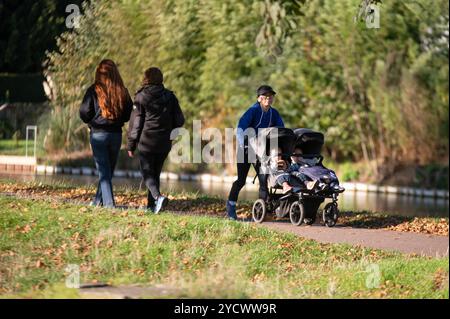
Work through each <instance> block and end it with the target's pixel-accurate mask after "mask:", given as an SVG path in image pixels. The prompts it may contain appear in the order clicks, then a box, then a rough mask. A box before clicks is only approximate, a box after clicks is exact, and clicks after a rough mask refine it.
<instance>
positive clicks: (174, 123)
mask: <svg viewBox="0 0 450 319" xmlns="http://www.w3.org/2000/svg"><path fill="white" fill-rule="evenodd" d="M133 108H134V109H133V113H132V115H131V120H130V126H129V130H128V145H127V149H128V154H129V156H130V157H133V156H134V152H135V150H136V148H138V150H139V160H140V165H141V173H142V177H143V178H144V182H145V185H146V186H147V188H148V196H147V198H148V202H147V208H148V209H150V210H151V211H153V212H154V213H159V212H160V211H161V210H162V209H163V208H164V207H165V206H166V205H167V203H168V199H167V198H166V197H164V196H162V195H161V193H160V190H159V187H160V175H161V170H162V167H163V165H164V161H165V160H166V158H167V156H168V154H169V152H170V150H171V148H172V141H171V140H170V134H171V132H172V130H174V129H176V128H179V127H182V126H183V125H184V121H185V120H184V115H183V112H182V111H181V108H180V105H179V104H178V99H177V98H176V96H175V94H174V93H173V92H172V91H169V90H167V89H166V88H165V87H164V85H163V74H162V72H161V70H159V69H158V68H155V67H152V68H150V69H148V70H147V71H145V75H144V81H143V86H142V88H141V89H140V90H139V91H138V92H137V93H136V96H135V100H134V107H133Z"/></svg>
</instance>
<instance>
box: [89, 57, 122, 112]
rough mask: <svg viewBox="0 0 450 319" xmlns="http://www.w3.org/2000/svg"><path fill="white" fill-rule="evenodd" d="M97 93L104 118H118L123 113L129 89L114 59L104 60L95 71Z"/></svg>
mask: <svg viewBox="0 0 450 319" xmlns="http://www.w3.org/2000/svg"><path fill="white" fill-rule="evenodd" d="M95 93H97V98H98V105H99V106H100V109H101V111H102V116H103V117H104V118H106V119H108V120H116V119H117V118H119V117H120V116H121V115H122V111H123V106H124V104H125V102H126V99H127V95H128V91H127V89H126V88H125V86H124V84H123V80H122V77H121V76H120V73H119V70H118V69H117V66H116V64H115V63H114V62H113V61H111V60H103V61H102V62H100V64H99V65H98V67H97V70H96V72H95Z"/></svg>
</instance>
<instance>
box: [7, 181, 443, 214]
mask: <svg viewBox="0 0 450 319" xmlns="http://www.w3.org/2000/svg"><path fill="white" fill-rule="evenodd" d="M0 178H8V179H14V180H17V181H35V182H43V183H65V184H71V185H83V186H86V185H96V183H97V177H96V176H75V175H50V176H48V175H22V174H20V175H19V174H17V175H16V174H0ZM113 182H114V185H116V186H127V187H129V188H132V189H136V190H138V189H139V188H140V187H141V185H140V184H141V180H140V179H138V178H118V177H115V178H114V180H113ZM230 187H231V184H226V183H205V182H201V181H189V182H187V181H186V182H185V181H161V189H162V192H163V193H164V192H172V191H173V192H180V191H188V192H199V193H204V194H208V195H216V196H219V197H221V198H223V199H224V201H225V199H226V198H227V196H228V192H229V190H230ZM257 197H258V191H257V189H255V188H251V187H244V188H243V189H242V192H241V193H240V195H239V198H240V199H246V200H254V199H256V198H257ZM339 208H340V210H341V211H373V212H381V213H386V214H390V215H403V216H418V217H425V216H430V217H449V200H448V199H444V198H426V197H412V196H406V195H398V194H384V193H383V194H382V193H370V192H369V193H365V192H355V191H345V192H344V193H343V194H341V195H340V197H339Z"/></svg>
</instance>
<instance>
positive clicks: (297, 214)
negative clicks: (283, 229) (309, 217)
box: [289, 202, 305, 226]
mask: <svg viewBox="0 0 450 319" xmlns="http://www.w3.org/2000/svg"><path fill="white" fill-rule="evenodd" d="M304 217H305V209H304V207H303V205H302V204H300V203H299V202H295V203H293V204H292V206H291V209H290V210H289V219H290V220H291V223H292V225H294V226H300V225H301V224H303V218H304Z"/></svg>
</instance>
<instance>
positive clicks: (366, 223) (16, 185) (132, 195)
mask: <svg viewBox="0 0 450 319" xmlns="http://www.w3.org/2000/svg"><path fill="white" fill-rule="evenodd" d="M95 191H96V190H95V188H94V187H92V186H91V187H80V186H73V185H65V184H61V183H60V184H57V183H56V184H52V185H50V184H44V183H26V182H17V181H8V180H2V179H0V194H1V193H3V194H14V195H15V196H21V197H23V198H33V197H34V198H36V199H60V200H65V201H71V202H74V203H83V204H88V203H89V202H90V201H91V200H92V198H93V196H94V195H95ZM115 197H116V203H117V204H118V205H122V206H127V207H130V208H138V207H140V206H144V205H146V193H145V192H144V191H136V190H134V189H131V188H126V187H118V188H116V189H115ZM169 199H170V200H171V203H170V204H169V207H168V210H171V211H176V212H183V213H188V214H194V215H208V216H217V217H224V215H225V211H224V201H223V200H222V199H220V198H218V197H214V196H208V195H204V194H199V193H189V192H179V193H171V194H169ZM252 205H253V202H252V201H240V203H239V207H238V210H237V212H238V214H239V217H240V218H250V216H251V207H252ZM338 224H339V225H341V226H348V227H354V228H370V229H388V230H396V231H403V232H416V233H422V234H433V235H442V236H448V234H449V219H448V218H427V217H406V216H396V215H386V214H382V213H377V212H368V211H358V212H355V211H344V212H341V217H340V219H339V222H338Z"/></svg>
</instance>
